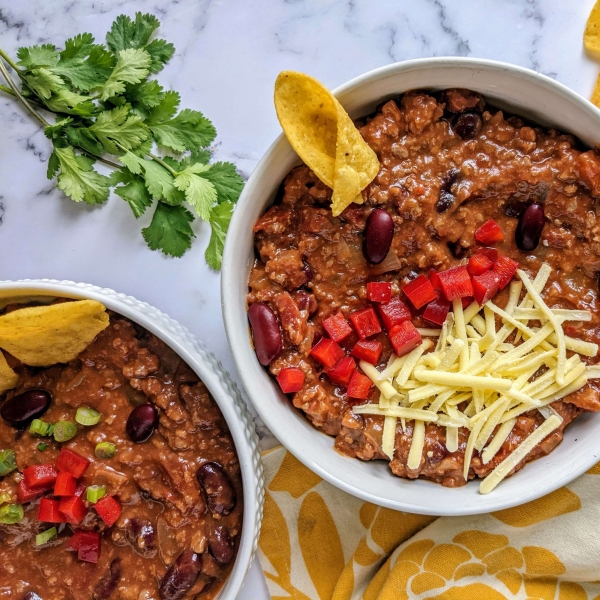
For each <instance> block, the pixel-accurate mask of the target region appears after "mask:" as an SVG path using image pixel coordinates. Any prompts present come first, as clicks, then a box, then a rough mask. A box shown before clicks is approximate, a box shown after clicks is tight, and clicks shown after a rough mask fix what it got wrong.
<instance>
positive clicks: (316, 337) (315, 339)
mask: <svg viewBox="0 0 600 600" xmlns="http://www.w3.org/2000/svg"><path fill="white" fill-rule="evenodd" d="M599 281H600V279H599ZM322 339H323V336H322V335H321V334H320V333H319V332H318V331H315V334H314V335H313V340H312V346H311V348H314V347H315V346H316V345H317V344H318V343H319V342H320V341H321V340H322Z"/></svg>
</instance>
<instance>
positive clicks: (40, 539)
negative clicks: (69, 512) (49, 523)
mask: <svg viewBox="0 0 600 600" xmlns="http://www.w3.org/2000/svg"><path fill="white" fill-rule="evenodd" d="M57 533H58V532H57V531H56V527H50V529H46V531H42V533H38V534H37V535H36V536H35V545H36V546H42V545H43V544H45V543H46V542H49V541H50V540H51V539H52V538H53V537H56V534H57Z"/></svg>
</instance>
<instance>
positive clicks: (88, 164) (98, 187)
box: [54, 146, 110, 204]
mask: <svg viewBox="0 0 600 600" xmlns="http://www.w3.org/2000/svg"><path fill="white" fill-rule="evenodd" d="M54 154H55V155H56V157H57V158H58V161H59V164H60V173H59V175H58V189H59V190H62V191H63V192H64V193H65V194H66V195H67V196H70V197H71V199H72V200H74V201H75V202H81V201H82V200H83V201H84V202H87V203H88V204H102V203H103V202H105V201H106V200H107V199H108V194H109V189H108V184H109V182H110V179H109V178H108V177H106V176H104V175H101V174H100V173H98V172H96V171H94V169H93V167H92V165H93V164H94V161H93V160H92V159H91V158H88V157H87V156H81V155H79V156H77V155H76V154H75V152H74V151H73V148H72V147H71V146H67V147H66V148H56V147H55V148H54Z"/></svg>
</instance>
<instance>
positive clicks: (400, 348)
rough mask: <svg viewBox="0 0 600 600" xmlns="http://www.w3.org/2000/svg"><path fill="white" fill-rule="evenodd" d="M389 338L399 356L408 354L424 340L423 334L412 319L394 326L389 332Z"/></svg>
mask: <svg viewBox="0 0 600 600" xmlns="http://www.w3.org/2000/svg"><path fill="white" fill-rule="evenodd" d="M389 338H390V342H391V343H392V346H393V347H394V352H395V353H396V354H397V355H398V356H404V355H405V354H408V353H409V352H410V351H411V350H414V349H415V348H416V347H417V346H418V345H419V344H421V343H422V341H423V340H422V339H421V334H420V333H419V332H418V331H417V328H416V327H415V326H414V325H413V324H412V323H411V322H410V321H404V323H400V325H396V327H392V330H391V331H390V333H389Z"/></svg>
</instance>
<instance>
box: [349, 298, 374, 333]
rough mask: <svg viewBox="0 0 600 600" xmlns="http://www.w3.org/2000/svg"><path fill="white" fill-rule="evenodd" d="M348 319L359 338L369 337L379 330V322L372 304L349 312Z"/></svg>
mask: <svg viewBox="0 0 600 600" xmlns="http://www.w3.org/2000/svg"><path fill="white" fill-rule="evenodd" d="M350 321H352V325H353V326H354V329H355V330H356V333H358V337H359V338H360V339H361V340H364V339H365V338H368V337H371V336H372V335H375V334H376V333H379V332H380V331H381V323H380V322H379V319H378V318H377V315H376V314H375V310H374V309H373V307H372V306H367V308H362V309H361V310H355V311H354V312H353V313H351V314H350Z"/></svg>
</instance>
